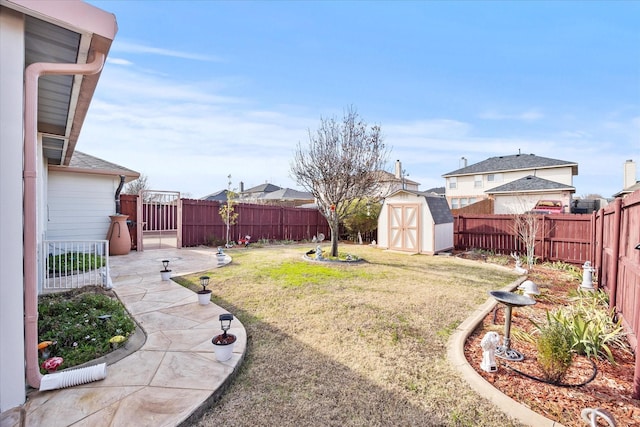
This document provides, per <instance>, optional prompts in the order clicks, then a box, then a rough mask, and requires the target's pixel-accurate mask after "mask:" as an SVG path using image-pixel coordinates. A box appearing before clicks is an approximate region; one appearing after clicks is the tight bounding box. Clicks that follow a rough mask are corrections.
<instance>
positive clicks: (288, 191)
mask: <svg viewBox="0 0 640 427" xmlns="http://www.w3.org/2000/svg"><path fill="white" fill-rule="evenodd" d="M258 202H259V203H264V204H269V205H278V206H302V205H308V204H310V203H315V199H314V197H313V195H312V194H311V193H309V192H306V191H298V190H294V189H292V188H281V189H280V190H276V191H271V192H269V193H266V194H263V195H262V196H260V197H259V198H258Z"/></svg>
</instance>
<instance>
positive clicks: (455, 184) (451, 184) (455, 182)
mask: <svg viewBox="0 0 640 427" xmlns="http://www.w3.org/2000/svg"><path fill="white" fill-rule="evenodd" d="M449 188H458V178H456V177H455V176H454V177H451V178H449Z"/></svg>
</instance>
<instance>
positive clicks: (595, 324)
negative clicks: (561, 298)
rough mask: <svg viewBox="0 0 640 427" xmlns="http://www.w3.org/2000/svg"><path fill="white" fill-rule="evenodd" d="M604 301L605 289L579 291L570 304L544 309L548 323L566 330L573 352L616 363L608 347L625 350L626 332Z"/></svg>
mask: <svg viewBox="0 0 640 427" xmlns="http://www.w3.org/2000/svg"><path fill="white" fill-rule="evenodd" d="M607 300H608V299H607V296H606V294H605V293H604V292H600V291H598V292H588V291H579V292H578V293H577V295H576V296H575V297H574V298H573V299H572V301H573V305H571V306H570V307H566V308H564V309H557V310H555V311H553V312H547V322H548V323H558V324H560V325H562V327H564V328H565V329H566V330H567V331H568V332H569V334H570V343H571V349H572V350H573V351H575V352H576V353H578V354H581V355H585V356H587V357H590V358H597V357H606V358H607V360H609V362H610V363H615V360H614V358H613V353H612V352H611V346H616V347H618V348H622V349H626V342H625V339H624V337H625V332H624V329H623V327H622V323H621V321H620V320H618V321H617V322H614V321H613V311H612V310H610V309H609V308H608V307H607ZM534 324H535V323H534ZM536 326H537V327H538V329H541V328H540V327H539V326H538V325H536Z"/></svg>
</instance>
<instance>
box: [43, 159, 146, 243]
mask: <svg viewBox="0 0 640 427" xmlns="http://www.w3.org/2000/svg"><path fill="white" fill-rule="evenodd" d="M48 169H49V173H48V181H47V194H48V203H47V226H46V230H45V238H46V239H47V240H100V239H106V238H107V231H108V229H109V225H110V224H111V221H110V220H109V215H113V214H115V213H116V210H115V196H116V191H117V190H118V187H119V186H120V176H123V177H124V183H127V182H131V181H133V180H136V179H138V178H139V177H140V174H139V173H138V172H136V171H133V170H131V169H127V168H124V167H122V166H119V165H116V164H114V163H110V162H107V161H105V160H102V159H99V158H97V157H94V156H91V155H89V154H85V153H81V152H80V151H75V152H74V153H73V157H71V161H70V162H69V165H68V166H62V165H49V167H48Z"/></svg>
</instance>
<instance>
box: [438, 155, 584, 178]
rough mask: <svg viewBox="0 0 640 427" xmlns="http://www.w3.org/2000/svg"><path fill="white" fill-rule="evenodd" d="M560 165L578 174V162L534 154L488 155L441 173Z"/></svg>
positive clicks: (488, 171) (466, 173)
mask: <svg viewBox="0 0 640 427" xmlns="http://www.w3.org/2000/svg"><path fill="white" fill-rule="evenodd" d="M562 166H570V167H571V169H572V174H573V175H577V174H578V164H577V163H575V162H567V161H564V160H556V159H550V158H548V157H540V156H536V155H535V154H514V155H511V156H497V157H490V158H488V159H487V160H483V161H481V162H478V163H474V164H472V165H470V166H466V167H464V168H461V169H456V170H454V171H452V172H449V173H446V174H444V175H442V177H443V178H446V177H449V176H459V175H474V174H486V173H491V172H506V171H516V170H523V169H525V170H526V169H546V168H554V167H562Z"/></svg>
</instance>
